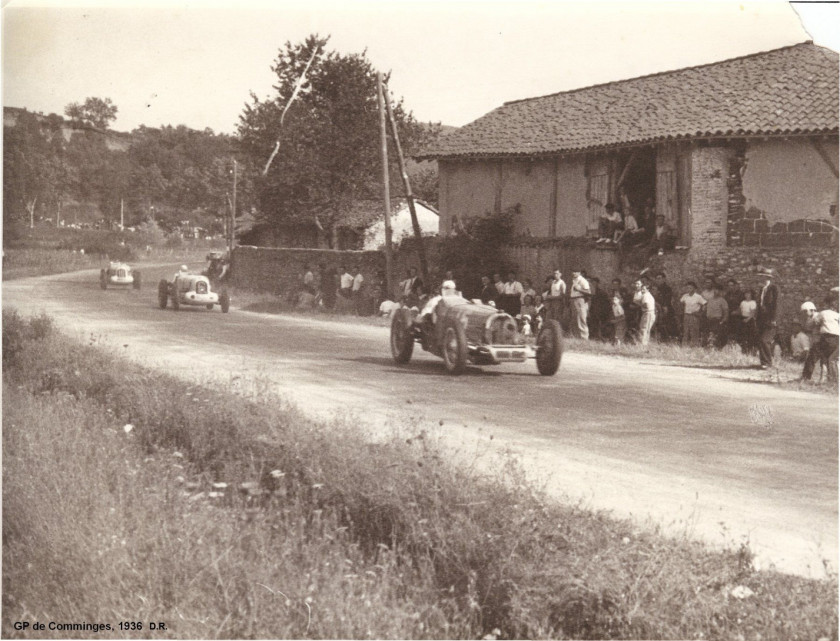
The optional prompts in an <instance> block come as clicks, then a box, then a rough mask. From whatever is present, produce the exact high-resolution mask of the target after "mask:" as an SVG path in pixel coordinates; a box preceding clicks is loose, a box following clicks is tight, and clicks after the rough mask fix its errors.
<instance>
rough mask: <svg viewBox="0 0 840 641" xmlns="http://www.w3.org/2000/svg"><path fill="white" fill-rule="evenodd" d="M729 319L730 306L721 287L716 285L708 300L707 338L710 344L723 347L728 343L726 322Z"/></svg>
mask: <svg viewBox="0 0 840 641" xmlns="http://www.w3.org/2000/svg"><path fill="white" fill-rule="evenodd" d="M728 319H729V306H728V305H727V304H726V299H725V298H724V297H723V292H721V291H720V287H719V286H718V285H715V286H714V288H713V289H712V297H711V298H710V299H709V300H708V301H707V302H706V332H707V336H706V340H707V342H708V344H709V345H710V346H711V345H714V346H715V347H717V348H721V347H723V346H724V345H725V344H726V334H725V332H726V322H727V321H728Z"/></svg>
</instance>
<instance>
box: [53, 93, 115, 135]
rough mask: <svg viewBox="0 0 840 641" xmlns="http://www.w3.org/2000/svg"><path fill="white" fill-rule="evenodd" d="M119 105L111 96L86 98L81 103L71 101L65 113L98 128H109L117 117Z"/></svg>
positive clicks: (75, 119) (73, 118)
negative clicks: (113, 101)
mask: <svg viewBox="0 0 840 641" xmlns="http://www.w3.org/2000/svg"><path fill="white" fill-rule="evenodd" d="M117 111H118V109H117V106H116V105H115V104H114V103H112V102H111V99H110V98H105V99H104V100H103V99H102V98H95V97H91V98H85V101H84V102H83V103H82V104H81V105H80V104H79V103H78V102H71V103H70V104H68V105H67V106H66V107H64V113H65V115H67V117H68V118H70V119H71V120H74V121H76V122H81V123H84V124H87V125H90V126H91V127H96V128H98V129H107V128H108V127H109V126H110V124H111V122H112V121H114V120H116V118H117Z"/></svg>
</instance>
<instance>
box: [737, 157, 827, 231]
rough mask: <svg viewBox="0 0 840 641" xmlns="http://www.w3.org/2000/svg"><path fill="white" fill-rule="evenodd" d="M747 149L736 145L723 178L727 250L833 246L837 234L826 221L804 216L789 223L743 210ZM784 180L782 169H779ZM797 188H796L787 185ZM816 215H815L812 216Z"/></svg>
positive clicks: (806, 213)
mask: <svg viewBox="0 0 840 641" xmlns="http://www.w3.org/2000/svg"><path fill="white" fill-rule="evenodd" d="M748 152H749V147H748V145H747V144H746V143H740V144H739V145H738V146H737V148H736V149H735V153H733V154H732V156H730V159H729V169H728V178H727V190H728V199H727V202H728V208H727V230H726V244H727V245H728V246H729V247H738V246H743V247H836V246H837V233H836V231H835V229H834V226H833V225H832V223H831V222H830V221H828V220H819V219H813V218H808V215H809V212H801V214H800V215H802V214H804V215H805V217H803V218H801V219H797V220H792V221H774V220H772V219H770V218H768V216H767V214H766V212H764V211H761V210H760V209H758V208H757V207H750V208H746V206H745V204H746V202H747V198H746V196H745V195H744V188H743V174H744V171H745V168H746V163H747V162H748V160H747V158H748ZM779 173H780V175H779V180H784V178H785V176H784V167H780V168H779ZM790 187H791V189H797V187H798V185H795V184H793V185H791V186H790ZM812 215H814V216H816V215H817V214H812Z"/></svg>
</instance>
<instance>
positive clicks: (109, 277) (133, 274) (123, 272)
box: [99, 261, 140, 289]
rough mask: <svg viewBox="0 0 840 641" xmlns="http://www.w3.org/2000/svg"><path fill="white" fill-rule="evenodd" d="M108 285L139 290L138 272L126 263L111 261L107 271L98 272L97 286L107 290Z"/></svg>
mask: <svg viewBox="0 0 840 641" xmlns="http://www.w3.org/2000/svg"><path fill="white" fill-rule="evenodd" d="M109 285H114V286H117V287H129V286H130V287H133V288H134V289H140V272H139V271H138V270H136V269H135V270H133V269H131V267H129V266H128V265H127V264H126V263H120V262H117V261H111V262H110V263H109V264H108V267H107V269H100V270H99V286H100V287H101V288H102V289H108V286H109Z"/></svg>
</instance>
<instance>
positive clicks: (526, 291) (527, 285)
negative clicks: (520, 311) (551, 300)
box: [522, 278, 537, 305]
mask: <svg viewBox="0 0 840 641" xmlns="http://www.w3.org/2000/svg"><path fill="white" fill-rule="evenodd" d="M536 295H537V292H536V291H535V290H534V285H533V283H531V279H530V278H526V279H525V280H523V281H522V304H523V305H524V304H525V297H526V296H530V297H531V300H533V299H534V297H535V296H536Z"/></svg>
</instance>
